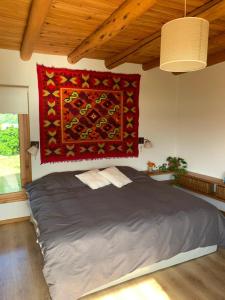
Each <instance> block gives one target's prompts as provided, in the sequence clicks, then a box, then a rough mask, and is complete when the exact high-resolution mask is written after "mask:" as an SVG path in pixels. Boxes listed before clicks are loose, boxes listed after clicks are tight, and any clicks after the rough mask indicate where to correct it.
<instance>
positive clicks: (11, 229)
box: [0, 222, 225, 300]
mask: <svg viewBox="0 0 225 300" xmlns="http://www.w3.org/2000/svg"><path fill="white" fill-rule="evenodd" d="M35 239H36V237H35V233H34V230H33V227H32V225H31V224H30V223H29V222H21V223H17V224H9V225H2V226H0V300H47V299H49V294H48V289H47V286H46V284H45V281H44V278H43V275H42V271H41V269H42V257H41V254H40V251H39V248H38V245H37V244H36V242H35ZM223 299H224V300H225V250H222V249H220V250H219V251H218V252H217V253H213V254H210V255H208V256H205V257H202V258H198V259H196V260H192V261H189V262H187V263H183V264H181V265H178V266H175V267H171V268H168V269H166V270H162V271H158V272H156V273H153V274H152V275H148V276H143V277H141V278H138V279H135V280H132V281H130V282H129V283H125V284H121V285H119V286H117V287H114V288H110V289H108V290H105V291H103V292H100V293H96V294H93V295H91V296H87V297H83V298H82V300H223ZM62 300H66V299H62Z"/></svg>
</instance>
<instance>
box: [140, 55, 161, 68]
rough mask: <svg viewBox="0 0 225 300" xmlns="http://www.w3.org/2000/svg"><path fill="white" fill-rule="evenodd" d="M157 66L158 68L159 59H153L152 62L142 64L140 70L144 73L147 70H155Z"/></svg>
mask: <svg viewBox="0 0 225 300" xmlns="http://www.w3.org/2000/svg"><path fill="white" fill-rule="evenodd" d="M158 66H159V58H155V59H153V60H150V61H148V62H146V63H144V64H142V69H143V70H144V71H148V70H150V69H153V68H156V67H158Z"/></svg>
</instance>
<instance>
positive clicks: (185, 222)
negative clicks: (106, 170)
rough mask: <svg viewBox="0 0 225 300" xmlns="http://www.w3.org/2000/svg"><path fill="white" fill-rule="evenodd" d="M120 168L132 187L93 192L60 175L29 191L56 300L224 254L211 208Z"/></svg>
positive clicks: (222, 228) (221, 223)
mask: <svg viewBox="0 0 225 300" xmlns="http://www.w3.org/2000/svg"><path fill="white" fill-rule="evenodd" d="M118 168H119V169H120V171H121V172H123V173H124V174H125V175H127V176H128V177H129V178H130V179H131V180H132V183H130V184H128V185H126V186H124V187H122V188H117V187H115V186H113V185H108V186H106V187H103V188H100V189H97V190H91V189H90V188H89V187H87V186H86V185H84V184H83V183H82V182H81V181H79V179H77V178H76V177H75V176H74V175H75V174H78V173H80V172H62V173H52V174H49V175H47V176H44V177H42V178H40V179H37V180H36V181H34V182H32V183H31V184H28V185H27V187H26V189H27V192H28V194H29V201H30V207H31V211H32V216H33V220H34V223H35V224H36V229H37V235H38V242H39V245H40V247H41V250H42V253H43V257H44V268H43V273H44V276H45V279H46V282H47V284H48V286H49V290H50V295H51V297H52V299H53V300H64V299H67V300H75V299H78V298H80V297H81V296H83V295H86V294H88V293H92V292H95V291H97V290H99V289H103V288H106V287H109V286H111V285H114V284H118V283H120V282H122V281H124V280H129V279H131V278H134V277H136V276H140V275H142V274H146V273H149V272H152V271H155V270H157V269H159V268H162V267H167V266H168V265H171V264H175V263H179V262H182V261H185V260H187V259H192V258H195V257H198V256H201V255H204V254H207V253H211V252H213V251H215V250H216V247H217V245H219V246H223V247H225V219H224V217H223V215H222V214H221V213H220V212H219V211H218V210H217V209H216V208H215V207H214V206H212V205H211V204H209V203H207V202H205V201H203V200H201V199H199V198H196V197H194V196H192V195H190V194H188V193H185V192H183V191H181V190H178V189H175V188H173V187H171V186H169V185H166V184H164V183H161V182H158V181H155V180H153V179H151V178H150V177H148V176H147V175H146V174H144V173H143V172H138V171H136V170H134V169H132V168H129V167H118ZM160 264H161V265H160Z"/></svg>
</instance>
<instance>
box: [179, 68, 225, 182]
mask: <svg viewBox="0 0 225 300" xmlns="http://www.w3.org/2000/svg"><path fill="white" fill-rule="evenodd" d="M178 86H179V88H178V99H179V106H178V136H177V141H178V143H177V153H178V155H179V156H181V157H184V158H185V159H186V160H187V162H188V165H189V168H188V169H189V170H191V171H193V172H197V173H201V174H206V175H209V176H215V177H219V178H222V176H225V63H221V64H218V65H215V66H212V67H209V68H207V69H205V70H203V71H199V72H193V73H188V74H184V75H180V76H179V83H178Z"/></svg>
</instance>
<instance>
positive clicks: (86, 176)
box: [75, 169, 110, 190]
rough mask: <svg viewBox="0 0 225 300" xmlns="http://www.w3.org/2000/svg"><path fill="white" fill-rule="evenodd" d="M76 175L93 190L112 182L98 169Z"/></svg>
mask: <svg viewBox="0 0 225 300" xmlns="http://www.w3.org/2000/svg"><path fill="white" fill-rule="evenodd" d="M75 176H76V177H77V178H78V179H80V181H82V182H83V183H84V184H87V185H88V186H89V187H90V188H91V189H93V190H96V189H98V188H101V187H103V186H106V185H109V184H110V182H109V181H108V180H107V179H106V178H105V177H103V176H101V175H100V174H99V170H98V169H95V170H90V171H87V172H84V173H81V174H78V175H75Z"/></svg>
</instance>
